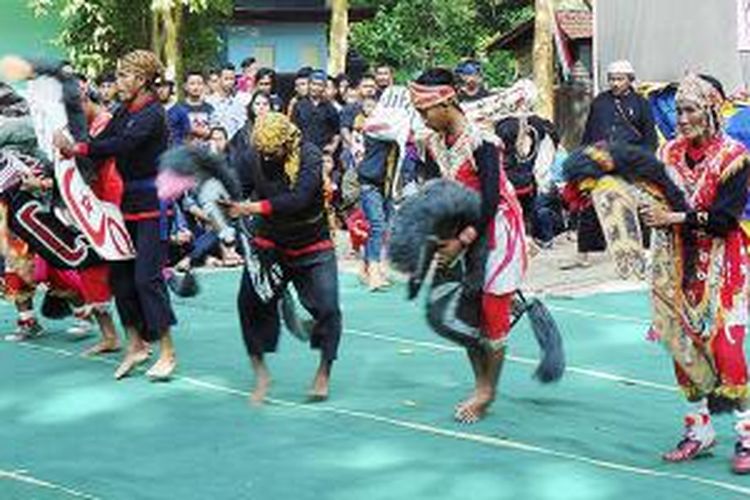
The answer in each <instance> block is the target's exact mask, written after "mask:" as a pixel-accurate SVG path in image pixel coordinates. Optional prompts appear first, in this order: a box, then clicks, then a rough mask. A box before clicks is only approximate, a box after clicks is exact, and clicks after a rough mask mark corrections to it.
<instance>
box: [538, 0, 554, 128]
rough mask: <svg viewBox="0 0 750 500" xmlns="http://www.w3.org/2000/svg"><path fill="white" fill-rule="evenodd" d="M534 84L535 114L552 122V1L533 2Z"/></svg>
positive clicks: (540, 0)
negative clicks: (535, 88) (536, 100)
mask: <svg viewBox="0 0 750 500" xmlns="http://www.w3.org/2000/svg"><path fill="white" fill-rule="evenodd" d="M535 9H536V17H535V21H534V56H533V57H534V83H536V86H537V89H538V90H539V101H538V103H537V107H536V112H537V114H539V115H540V116H542V117H544V118H547V119H549V120H552V119H553V118H554V114H555V49H554V42H553V34H552V23H553V22H554V17H553V16H554V9H553V6H552V0H535Z"/></svg>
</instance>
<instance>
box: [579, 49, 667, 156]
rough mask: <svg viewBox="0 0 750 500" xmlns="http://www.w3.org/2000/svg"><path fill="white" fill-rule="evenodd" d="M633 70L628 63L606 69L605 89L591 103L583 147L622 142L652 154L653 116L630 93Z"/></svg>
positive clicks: (644, 103)
mask: <svg viewBox="0 0 750 500" xmlns="http://www.w3.org/2000/svg"><path fill="white" fill-rule="evenodd" d="M634 80H635V71H634V70H633V66H632V65H631V64H630V62H629V61H624V60H623V61H615V62H613V63H612V64H610V65H609V68H607V81H608V82H609V90H607V91H605V92H602V93H601V94H599V95H598V96H596V98H595V99H594V101H593V102H592V103H591V110H590V111H589V117H588V120H587V121H586V130H585V131H584V133H583V139H582V141H581V142H582V143H583V144H593V143H595V142H600V141H606V142H626V143H629V144H633V145H636V146H641V147H644V148H646V149H649V150H651V151H656V146H657V142H658V141H657V137H656V129H655V127H654V116H653V114H652V113H651V107H650V106H649V103H648V101H647V100H646V99H645V98H643V97H641V96H640V95H638V94H637V93H636V92H635V91H634V90H633V81H634Z"/></svg>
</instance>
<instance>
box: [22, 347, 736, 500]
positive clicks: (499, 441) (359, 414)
mask: <svg viewBox="0 0 750 500" xmlns="http://www.w3.org/2000/svg"><path fill="white" fill-rule="evenodd" d="M17 345H20V346H23V347H26V348H29V349H32V350H37V351H46V352H51V353H53V354H57V355H62V356H66V357H80V356H79V355H78V354H77V353H74V352H72V351H67V350H65V349H58V348H48V347H46V346H40V345H35V344H31V343H28V342H19V343H18V344H17ZM82 359H83V360H87V361H93V362H99V363H104V364H108V365H114V364H116V362H115V361H114V360H109V359H103V358H82ZM174 379H175V380H177V381H182V382H184V383H187V384H189V385H192V386H194V387H200V388H202V389H206V390H211V391H214V392H222V393H225V394H231V395H235V396H242V397H243V398H247V397H249V393H248V392H245V391H241V390H239V389H234V388H232V387H227V386H224V385H220V384H216V383H213V382H208V381H205V380H201V379H198V378H194V377H189V376H185V375H177V376H175V377H174ZM266 401H267V402H268V403H271V404H273V405H276V406H283V407H286V408H294V409H297V410H304V411H308V412H314V413H329V414H334V415H341V416H346V417H350V418H357V419H360V420H365V421H369V422H376V423H380V424H384V425H390V426H393V427H398V428H402V429H409V430H413V431H417V432H421V433H423V434H430V435H433V436H439V437H445V438H450V439H457V440H461V441H468V442H474V443H478V444H483V445H486V446H493V447H495V448H501V449H512V450H517V451H525V452H528V453H536V454H538V455H545V456H549V457H554V458H559V459H563V460H569V461H574V462H578V463H583V464H587V465H591V466H594V467H599V468H602V469H608V470H615V471H620V472H625V473H631V474H635V475H639V476H647V477H657V478H664V479H673V480H678V481H683V482H690V483H695V484H701V485H704V486H712V487H715V488H719V489H722V490H726V491H731V492H734V493H740V494H743V495H746V496H750V488H748V487H745V486H740V485H737V484H733V483H728V482H725V481H718V480H715V479H706V478H703V477H700V476H691V475H688V474H676V473H672V472H665V471H660V470H656V469H652V468H648V467H639V466H632V465H627V464H622V463H618V462H612V461H608V460H601V459H598V458H594V457H589V456H586V455H578V454H575V453H569V452H565V451H559V450H555V449H553V448H547V447H543V446H537V445H533V444H528V443H524V442H521V441H515V440H512V439H503V438H498V437H495V436H489V435H486V434H479V433H471V432H464V431H455V430H451V429H445V428H442V427H437V426H433V425H429V424H422V423H419V422H413V421H409V420H403V419H398V418H392V417H385V416H382V415H378V414H375V413H369V412H364V411H358V410H349V409H346V408H337V407H335V406H328V405H320V404H317V405H316V404H304V403H296V402H294V401H287V400H283V399H276V398H266ZM84 498H96V497H84Z"/></svg>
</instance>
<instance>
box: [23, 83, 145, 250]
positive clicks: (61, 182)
mask: <svg viewBox="0 0 750 500" xmlns="http://www.w3.org/2000/svg"><path fill="white" fill-rule="evenodd" d="M28 101H29V106H30V107H31V116H32V119H33V121H34V129H35V130H36V136H37V141H38V144H39V149H41V150H42V151H43V152H44V153H45V154H46V155H47V156H48V157H49V158H50V159H53V160H54V165H55V180H56V182H57V185H58V188H59V191H60V194H61V196H62V198H63V201H64V202H65V205H66V206H67V208H68V212H69V213H68V215H69V216H70V218H71V219H72V220H73V222H74V224H75V226H76V227H77V228H78V229H79V230H80V231H81V232H82V233H83V234H84V236H86V239H87V240H88V242H89V243H90V244H91V246H92V247H93V248H94V250H95V251H96V253H97V254H99V256H100V257H101V258H102V259H104V260H108V261H122V260H130V259H132V258H134V257H135V249H134V247H133V243H132V241H131V239H130V236H129V235H128V231H127V229H126V227H125V221H124V219H123V216H122V213H121V212H120V209H119V207H117V206H115V205H114V204H112V203H108V202H104V201H101V200H100V199H99V198H97V197H96V195H95V194H94V193H93V191H92V190H91V188H90V187H89V185H88V184H86V182H85V181H84V180H83V177H82V176H81V174H80V172H79V171H78V168H77V167H76V164H75V161H74V160H71V159H65V158H62V157H61V156H60V155H59V154H58V152H57V151H56V150H55V147H54V146H53V141H52V138H53V134H54V133H55V131H57V130H62V129H65V128H66V127H67V125H68V119H67V115H66V113H65V105H64V103H63V93H62V84H61V83H60V82H59V81H58V80H56V79H54V78H51V77H48V76H39V77H37V78H35V79H34V80H31V81H30V82H29V91H28Z"/></svg>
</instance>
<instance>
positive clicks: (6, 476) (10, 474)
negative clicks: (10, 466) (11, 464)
mask: <svg viewBox="0 0 750 500" xmlns="http://www.w3.org/2000/svg"><path fill="white" fill-rule="evenodd" d="M2 480H10V481H18V482H20V483H26V484H31V485H34V486H39V487H41V488H46V489H48V490H55V491H59V492H61V493H65V494H66V495H68V496H72V497H76V498H86V499H88V500H100V499H101V497H97V496H94V495H91V494H89V493H85V492H83V491H78V490H74V489H72V488H68V487H67V486H62V485H59V484H55V483H51V482H49V481H44V480H42V479H38V478H35V477H33V476H30V475H29V474H27V471H25V470H17V471H8V470H3V469H0V481H2Z"/></svg>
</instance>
